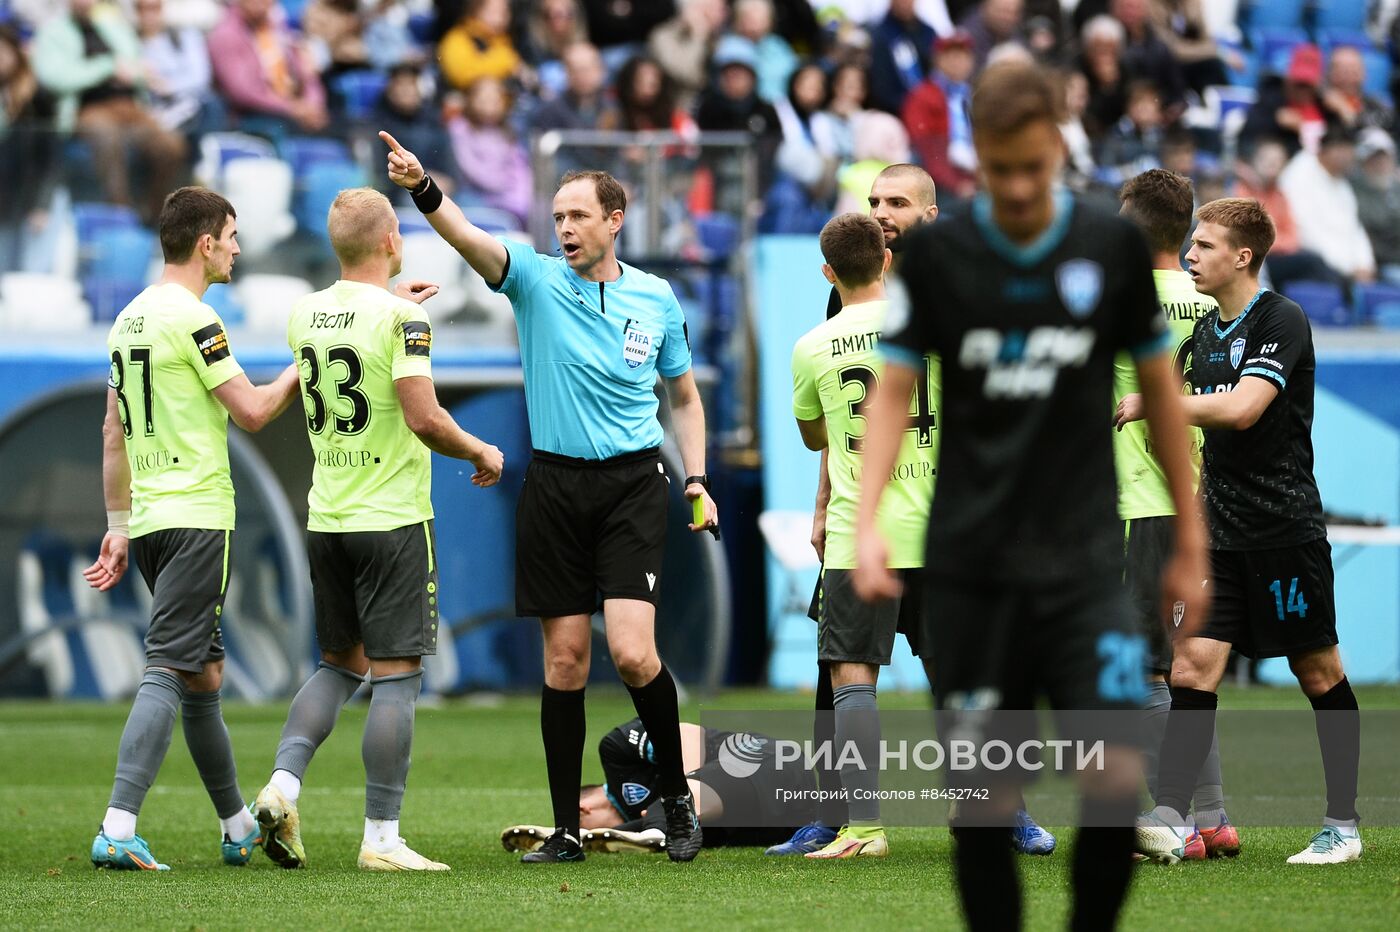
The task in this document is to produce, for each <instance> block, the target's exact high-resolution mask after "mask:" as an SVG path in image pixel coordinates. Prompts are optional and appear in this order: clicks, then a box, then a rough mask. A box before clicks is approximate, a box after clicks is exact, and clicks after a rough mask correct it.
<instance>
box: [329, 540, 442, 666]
mask: <svg viewBox="0 0 1400 932" xmlns="http://www.w3.org/2000/svg"><path fill="white" fill-rule="evenodd" d="M306 551H307V557H308V559H309V560H310V563H311V589H312V595H313V599H314V601H315V605H316V642H317V643H318V644H319V645H320V647H321V650H323V651H330V652H332V653H338V652H340V651H345V650H349V649H350V648H352V647H354V646H355V645H356V644H364V646H365V656H366V657H369V658H370V659H372V660H387V659H390V658H396V657H428V656H431V655H433V654H435V653H437V635H438V598H437V592H438V581H437V580H438V576H437V545H436V542H435V541H434V539H433V522H432V521H431V520H428V521H424V522H422V523H420V524H409V525H405V526H404V527H401V528H395V529H394V530H392V531H344V532H338V533H326V532H323V531H307V532H306Z"/></svg>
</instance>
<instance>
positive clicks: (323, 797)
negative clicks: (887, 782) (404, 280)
mask: <svg viewBox="0 0 1400 932" xmlns="http://www.w3.org/2000/svg"><path fill="white" fill-rule="evenodd" d="M1358 693H1359V695H1360V699H1361V703H1362V706H1363V708H1378V707H1388V708H1400V690H1397V689H1367V690H1358ZM924 701H925V700H924V698H923V697H922V696H916V695H907V696H893V695H892V696H882V705H884V706H886V707H904V708H919V707H920V706H921V705H922V704H923V703H924ZM809 702H810V698H808V697H803V696H782V695H775V694H770V693H757V692H731V693H725V694H723V695H721V696H719V697H716V698H715V699H713V700H710V701H709V702H707V707H728V708H734V709H755V708H801V707H804V706H806V705H807V703H809ZM1221 704H1222V707H1225V708H1240V707H1242V706H1245V705H1250V706H1259V707H1284V708H1294V707H1300V706H1301V707H1302V708H1306V705H1305V704H1304V700H1303V699H1302V697H1301V696H1299V695H1298V694H1297V693H1296V691H1277V690H1268V689H1254V690H1249V691H1247V692H1238V691H1229V692H1227V693H1226V695H1225V696H1224V698H1223V699H1222V703H1221ZM364 708H365V707H364V705H363V704H359V705H355V706H351V707H350V708H349V709H347V710H346V712H345V713H344V714H343V715H342V717H341V720H340V725H339V727H338V728H337V731H336V733H335V734H334V735H333V736H332V737H331V739H330V740H329V741H328V742H327V743H326V745H325V746H324V747H323V748H322V749H321V752H320V754H319V756H318V757H317V758H316V760H315V762H314V763H313V764H312V767H311V770H310V772H309V773H308V782H307V785H306V789H305V790H304V793H303V796H302V808H301V811H302V816H303V820H304V825H305V839H306V846H307V851H308V858H309V861H310V867H309V869H307V870H304V871H295V872H293V871H282V870H280V869H278V868H276V867H275V866H274V865H273V864H272V863H271V862H269V861H268V860H267V859H266V858H265V857H263V856H262V855H261V854H259V855H257V857H256V859H255V861H254V863H253V864H252V865H251V866H250V867H247V868H241V869H239V868H229V867H224V866H222V864H221V863H220V862H219V849H218V838H217V832H216V827H217V826H216V823H215V821H214V816H213V812H212V810H211V808H210V806H209V803H208V800H207V798H206V797H205V795H204V790H203V788H202V786H201V785H200V783H199V779H198V776H197V775H196V773H195V770H194V766H193V764H191V762H190V760H189V757H188V755H187V754H186V752H185V748H184V745H183V741H182V739H181V737H180V736H179V730H178V729H177V730H176V737H175V740H174V742H173V744H172V746H171V749H170V754H169V756H168V757H167V759H166V762H165V766H164V768H163V769H162V771H161V774H160V779H159V780H158V781H157V784H156V787H155V789H154V790H153V791H152V793H151V795H150V797H148V799H147V802H146V809H145V812H144V813H143V814H142V816H141V823H140V827H139V831H140V832H141V833H142V835H143V836H144V837H146V838H147V839H148V840H149V841H150V842H151V844H152V847H153V849H154V851H155V853H156V855H157V856H158V857H159V858H161V859H162V860H163V861H165V862H167V863H169V864H170V865H171V866H172V867H173V868H174V869H173V870H172V871H171V872H170V873H166V874H160V875H156V874H144V873H139V874H138V873H115V872H108V871H102V872H98V871H94V870H93V869H92V866H91V864H90V863H89V861H88V846H89V845H90V843H91V841H92V837H93V834H94V832H95V830H96V828H97V824H98V822H99V820H100V819H101V816H102V812H103V810H104V808H105V805H106V799H107V792H108V790H109V787H110V781H111V777H112V770H113V767H114V764H115V757H116V747H117V739H118V737H119V735H120V732H121V726H122V722H123V720H124V718H125V714H126V707H125V706H124V705H111V706H95V705H71V704H40V703H10V704H0V748H3V749H4V754H3V757H0V816H3V821H0V826H2V827H3V834H0V927H4V928H22V929H44V928H81V929H95V928H112V927H125V928H142V929H144V928H153V929H247V928H252V927H256V926H262V927H269V928H282V929H322V928H366V929H384V928H395V929H397V928H403V929H409V928H411V929H433V928H462V927H463V926H465V925H468V924H478V925H481V926H483V927H486V928H498V927H503V926H506V925H510V926H514V927H518V928H537V927H539V928H570V927H577V926H584V925H587V926H589V927H592V928H595V929H596V928H608V927H613V928H629V927H669V928H676V929H710V930H713V929H717V928H727V927H735V926H742V927H745V928H761V929H779V928H783V929H787V928H793V929H797V928H812V927H824V926H834V925H836V924H837V923H841V924H843V925H847V926H853V927H860V926H864V925H866V924H867V923H869V922H871V921H875V922H877V923H878V924H879V925H880V926H883V927H885V928H940V927H957V926H958V925H960V916H959V910H958V906H957V903H956V900H955V897H954V895H953V891H952V887H951V885H950V873H949V871H950V869H949V851H948V837H947V832H946V831H945V830H944V829H941V828H923V829H918V828H902V829H892V830H891V846H892V854H891V856H890V857H889V858H887V859H884V860H881V861H869V862H864V861H857V862H831V863H812V862H803V861H802V860H801V859H781V860H778V859H765V858H763V857H762V856H761V854H760V852H758V851H757V850H756V849H731V850H724V851H705V852H702V854H701V855H700V858H699V859H698V860H697V861H696V862H695V863H693V864H689V865H684V864H672V863H670V862H669V861H668V860H667V859H666V858H664V857H658V856H643V855H599V856H593V857H590V858H589V859H588V861H587V862H585V863H583V864H576V865H559V866H536V867H527V866H523V865H520V864H518V863H516V859H515V857H513V856H512V855H509V854H507V853H506V852H505V851H504V850H502V849H501V847H500V844H499V842H498V840H497V839H498V834H499V832H500V829H501V828H503V827H504V826H506V825H508V824H511V823H516V822H546V821H548V798H547V793H546V791H545V780H544V761H543V752H542V750H541V748H540V744H539V737H538V726H537V720H538V705H537V702H536V700H534V699H532V698H508V699H504V700H501V701H498V702H493V703H486V702H481V701H454V702H449V703H445V704H441V705H436V706H434V705H425V706H421V707H420V711H419V715H418V725H417V734H416V737H415V744H414V754H413V771H412V773H411V775H410V778H409V789H408V796H407V799H406V801H405V805H404V812H403V820H402V831H403V833H404V835H405V837H407V839H408V840H409V842H410V843H411V844H412V845H414V846H415V847H416V848H418V849H419V850H420V851H422V852H424V853H426V854H428V855H430V856H432V857H434V858H438V859H441V860H444V861H447V862H448V863H449V864H451V865H452V868H453V870H452V873H450V874H446V875H391V876H385V875H371V874H364V873H361V872H359V871H357V870H356V869H355V856H356V853H357V851H358V846H359V838H360V832H361V828H362V824H363V823H362V813H363V809H362V804H363V786H362V780H363V770H362V767H361V765H360V757H359V741H360V731H361V728H362V726H363V722H364ZM285 711H286V705H285V704H284V703H276V704H270V705H258V706H248V705H233V706H231V707H230V708H228V709H227V713H226V714H227V719H228V723H229V728H230V731H231V733H232V735H233V741H234V746H235V749H236V750H237V753H238V763H239V772H240V777H241V780H242V785H243V788H244V791H245V793H247V794H248V795H250V796H251V795H252V794H254V793H256V791H257V789H258V788H259V786H260V785H261V784H262V782H263V781H264V780H265V779H266V778H267V773H268V767H269V765H270V763H271V758H272V753H273V750H274V748H275V746H276V742H277V736H278V734H279V732H280V729H281V724H282V718H283V715H284V713H285ZM685 711H686V713H688V717H691V718H692V720H693V717H694V716H695V715H696V707H695V706H694V705H692V706H690V707H689V708H687V709H686V710H685ZM588 714H589V735H590V740H589V745H588V746H589V748H590V751H589V755H590V756H589V759H588V760H587V762H586V765H585V769H584V777H585V779H586V780H595V779H597V778H598V776H599V771H598V766H597V760H596V755H593V753H592V748H593V747H594V746H595V744H596V741H597V738H598V737H599V736H601V735H602V734H603V732H604V731H605V730H606V729H608V728H610V727H612V726H613V725H615V724H617V723H618V722H620V721H622V720H624V719H626V718H628V717H630V716H631V715H632V712H631V706H630V704H629V703H628V701H627V699H626V697H625V694H622V693H620V692H613V691H608V690H606V689H601V688H595V689H594V690H593V691H592V693H591V695H590V697H589V702H588ZM1397 779H1400V778H1397ZM1227 782H1228V774H1227ZM1227 789H1228V786H1227ZM1320 789H1321V788H1320V787H1319V794H1320ZM1052 828H1053V827H1052ZM1310 831H1311V830H1310V829H1307V828H1296V827H1295V828H1286V829H1285V828H1276V829H1264V828H1257V827H1250V826H1245V827H1244V842H1245V851H1244V854H1243V855H1242V856H1241V857H1240V858H1239V859H1238V860H1236V861H1228V862H1225V861H1222V862H1211V863H1206V864H1190V865H1185V866H1182V867H1177V868H1163V867H1158V866H1144V867H1140V868H1138V870H1137V875H1136V878H1135V882H1134V886H1133V890H1132V894H1131V899H1130V901H1129V904H1128V907H1127V909H1126V911H1125V913H1124V917H1123V927H1124V928H1127V929H1159V928H1160V929H1178V928H1179V929H1188V928H1200V927H1217V928H1238V929H1284V928H1317V927H1321V926H1323V925H1326V926H1328V927H1334V928H1347V929H1362V928H1376V929H1379V928H1395V923H1396V917H1397V916H1400V829H1396V828H1383V827H1376V826H1371V827H1364V828H1363V835H1364V838H1365V841H1366V845H1367V848H1366V854H1365V857H1364V858H1363V860H1362V861H1361V862H1359V863H1356V864H1350V865H1344V866H1338V867H1312V868H1308V867H1290V866H1289V865H1286V864H1285V863H1284V859H1285V858H1286V857H1287V856H1288V855H1289V854H1292V853H1293V852H1294V851H1297V850H1298V849H1300V848H1301V847H1302V846H1303V844H1304V843H1305V842H1306V840H1307V838H1308V836H1309V834H1310ZM1057 832H1058V834H1059V835H1060V838H1061V847H1060V849H1059V850H1058V851H1057V852H1056V853H1055V855H1054V856H1052V857H1050V858H1041V859H1030V858H1021V859H1019V863H1020V868H1021V877H1022V883H1023V886H1024V889H1025V894H1026V906H1027V910H1026V914H1027V919H1028V922H1027V925H1028V927H1029V928H1063V927H1064V923H1065V918H1066V910H1067V908H1068V882H1069V878H1068V866H1069V862H1070V858H1069V843H1070V834H1069V833H1068V832H1067V831H1064V830H1062V829H1057ZM877 917H878V918H877Z"/></svg>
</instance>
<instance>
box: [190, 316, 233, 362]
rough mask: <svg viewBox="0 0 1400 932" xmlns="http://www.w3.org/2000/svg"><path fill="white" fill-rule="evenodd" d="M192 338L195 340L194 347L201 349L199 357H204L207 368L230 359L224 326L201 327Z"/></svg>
mask: <svg viewBox="0 0 1400 932" xmlns="http://www.w3.org/2000/svg"><path fill="white" fill-rule="evenodd" d="M190 336H191V337H193V338H194V345H195V346H197V347H199V355H200V356H202V357H204V364H205V365H206V366H212V365H214V363H216V362H218V361H219V360H221V359H228V357H229V348H228V335H227V334H225V333H224V327H223V324H210V325H209V326H207V327H200V328H199V329H198V330H196V331H195V332H194V333H192V334H190Z"/></svg>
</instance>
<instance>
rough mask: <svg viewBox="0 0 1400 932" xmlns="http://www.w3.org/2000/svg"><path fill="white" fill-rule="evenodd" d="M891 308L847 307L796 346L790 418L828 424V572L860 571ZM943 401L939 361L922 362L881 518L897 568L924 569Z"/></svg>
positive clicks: (885, 304)
mask: <svg viewBox="0 0 1400 932" xmlns="http://www.w3.org/2000/svg"><path fill="white" fill-rule="evenodd" d="M888 307H889V302H887V301H870V302H867V303H864V304H852V305H849V306H847V307H845V308H843V309H842V310H841V313H839V314H837V315H836V316H835V317H832V318H831V319H829V320H827V321H826V322H825V323H823V324H820V325H819V326H817V327H816V328H814V329H813V330H811V331H810V332H809V333H807V334H806V335H805V336H803V337H802V339H800V340H798V341H797V346H796V347H795V348H794V350H793V353H792V413H793V414H794V415H795V416H796V417H797V418H798V419H799V420H803V421H815V420H817V419H819V418H823V419H825V421H826V438H827V473H828V475H829V476H830V479H831V503H830V504H829V505H828V506H827V517H826V560H825V565H826V566H827V567H829V568H831V569H854V568H855V565H856V560H855V556H856V540H855V527H856V506H857V502H858V501H859V498H860V472H861V466H862V458H863V453H864V442H865V431H866V422H865V413H866V412H865V406H866V404H867V403H868V402H869V399H870V396H871V394H873V390H874V388H875V387H876V385H877V384H878V383H879V380H880V376H881V375H882V374H883V372H884V362H883V361H882V360H881V358H880V355H879V353H878V352H877V350H878V347H879V344H880V329H881V327H882V326H883V325H884V321H885V312H886V309H887V308H888ZM938 396H939V368H938V361H937V360H936V359H935V358H934V357H933V356H925V357H924V367H923V371H922V372H921V373H920V376H919V378H918V379H917V380H916V382H915V386H914V392H913V393H912V395H911V396H910V399H909V415H910V426H909V429H908V430H907V431H906V432H905V434H904V440H903V442H902V443H901V444H900V448H899V457H898V458H897V459H896V460H895V465H894V469H893V470H892V471H891V474H890V483H889V485H888V486H886V488H885V493H884V496H883V497H882V498H881V500H880V510H879V512H878V513H877V520H878V522H879V525H880V529H881V531H882V532H883V534H884V537H885V541H886V542H887V543H888V545H889V558H890V566H891V567H892V568H896V569H908V568H911V567H920V566H923V565H924V533H925V529H926V528H927V525H928V512H929V503H930V502H931V501H932V500H933V483H934V475H935V474H936V472H937V465H938V420H937V407H938Z"/></svg>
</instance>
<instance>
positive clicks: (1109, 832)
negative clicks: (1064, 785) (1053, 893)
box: [1069, 793, 1138, 932]
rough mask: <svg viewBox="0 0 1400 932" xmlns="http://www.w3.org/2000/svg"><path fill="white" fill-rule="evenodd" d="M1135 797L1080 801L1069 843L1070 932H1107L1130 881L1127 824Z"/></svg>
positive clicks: (1130, 834)
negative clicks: (1075, 830)
mask: <svg viewBox="0 0 1400 932" xmlns="http://www.w3.org/2000/svg"><path fill="white" fill-rule="evenodd" d="M1137 803H1138V797H1137V794H1136V793H1133V794H1130V795H1128V796H1122V797H1117V798H1109V799H1096V798H1094V797H1088V796H1086V797H1084V799H1082V800H1081V801H1080V804H1079V824H1080V825H1081V826H1082V827H1081V828H1080V829H1079V832H1078V834H1077V835H1076V836H1075V839H1074V861H1073V865H1072V867H1071V868H1070V874H1071V877H1072V878H1073V882H1074V905H1073V907H1072V910H1073V912H1072V913H1071V915H1070V923H1069V927H1070V929H1072V930H1076V932H1088V930H1111V929H1113V928H1115V927H1116V926H1117V925H1118V913H1119V911H1120V910H1122V908H1123V900H1124V899H1126V898H1127V895H1128V884H1129V883H1131V882H1132V879H1133V838H1134V832H1133V819H1134V817H1135V816H1136V815H1137Z"/></svg>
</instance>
